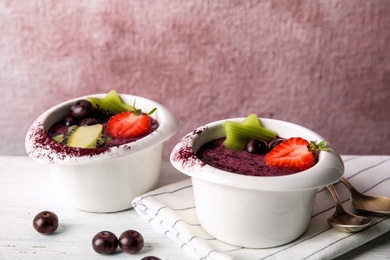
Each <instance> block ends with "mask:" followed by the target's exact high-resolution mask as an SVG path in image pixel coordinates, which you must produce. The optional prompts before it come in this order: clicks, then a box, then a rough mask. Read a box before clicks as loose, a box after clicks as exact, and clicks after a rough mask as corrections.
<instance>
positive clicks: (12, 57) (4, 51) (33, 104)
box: [0, 0, 390, 157]
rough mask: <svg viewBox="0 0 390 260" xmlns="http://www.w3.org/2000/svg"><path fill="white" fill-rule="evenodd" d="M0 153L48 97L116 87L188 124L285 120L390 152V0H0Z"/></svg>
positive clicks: (13, 148) (353, 146) (17, 145)
mask: <svg viewBox="0 0 390 260" xmlns="http://www.w3.org/2000/svg"><path fill="white" fill-rule="evenodd" d="M0 87H1V90H2V94H1V95H0V102H1V104H2V110H1V114H0V131H1V137H2V141H1V146H0V153H1V154H12V155H23V154H25V152H24V136H25V133H26V131H27V129H28V127H29V125H30V124H31V123H32V121H33V120H34V119H35V118H36V117H37V116H38V115H40V114H41V113H42V112H43V111H44V110H45V109H47V108H49V107H51V106H52V105H54V104H56V103H58V102H61V101H64V100H66V99H69V98H74V97H76V96H80V95H87V94H91V93H97V92H99V93H100V92H107V91H108V90H109V89H111V88H115V89H117V90H118V92H122V93H131V94H136V95H141V96H145V97H148V98H151V99H154V100H156V101H159V102H161V103H162V104H164V105H166V106H167V107H168V108H169V109H171V110H172V111H173V112H174V113H175V114H176V115H177V117H178V118H179V120H180V122H181V130H180V131H179V133H178V134H177V135H176V136H175V137H174V138H173V139H172V140H171V141H169V142H168V143H167V146H166V151H165V157H167V156H168V154H169V152H170V150H171V149H172V147H173V145H174V144H175V143H176V142H177V141H178V140H179V139H180V138H181V137H182V136H183V135H185V134H186V133H188V132H189V131H191V130H193V129H194V128H195V127H198V126H199V125H201V124H204V123H208V122H210V121H214V120H219V119H223V118H226V117H241V116H246V115H247V114H249V113H251V112H255V113H257V114H258V115H259V116H262V117H271V118H277V119H282V120H289V121H291V122H294V123H298V124H301V125H304V126H306V127H308V128H311V129H312V130H314V131H316V132H318V133H320V134H321V135H323V136H324V137H325V138H326V139H328V140H329V141H330V142H331V143H332V144H333V145H334V146H335V147H336V149H337V150H338V151H339V152H340V153H342V154H389V151H390V141H389V139H390V107H389V104H390V102H389V99H390V1H386V0H382V1H381V0H373V1H366V0H356V1H343V0H333V1H332V0H330V1H328V0H326V1H325V0H313V1H289V0H284V1H272V0H264V1H247V0H245V1H218V0H217V1H197V0H188V1H178V0H159V1H151V0H148V1H120V0H111V1H87V0H83V1H54V0H52V1H50V0H28V1H27V0H23V1H7V0H4V1H0Z"/></svg>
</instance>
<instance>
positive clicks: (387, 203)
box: [340, 177, 390, 215]
mask: <svg viewBox="0 0 390 260" xmlns="http://www.w3.org/2000/svg"><path fill="white" fill-rule="evenodd" d="M340 180H341V182H342V183H344V185H345V186H347V188H348V189H349V191H350V192H351V203H352V206H353V207H354V208H355V209H357V210H360V211H363V212H366V213H371V214H374V215H390V198H388V197H378V196H368V195H364V194H362V193H360V192H359V191H357V190H356V189H355V188H354V187H353V186H352V184H351V183H349V182H348V181H347V179H345V178H344V177H342V178H341V179H340Z"/></svg>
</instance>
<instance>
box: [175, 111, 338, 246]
mask: <svg viewBox="0 0 390 260" xmlns="http://www.w3.org/2000/svg"><path fill="white" fill-rule="evenodd" d="M228 120H231V121H236V122H241V121H243V120H244V118H234V119H228ZM260 120H261V122H262V124H263V125H264V126H265V127H267V128H269V129H273V130H275V131H276V132H277V133H278V134H279V136H281V137H285V138H289V137H302V138H305V139H307V140H309V141H315V140H317V141H318V142H319V141H322V140H323V138H322V137H321V136H320V135H318V134H316V133H315V132H313V131H311V130H309V129H307V128H304V127H302V126H299V125H296V124H292V123H289V122H285V121H280V120H274V119H266V118H261V119H260ZM225 121H226V120H221V121H217V122H213V123H210V124H207V125H205V126H202V127H199V128H197V129H196V130H194V131H193V132H191V133H189V134H188V135H186V136H185V137H184V138H183V139H182V140H180V142H179V143H178V144H177V145H176V146H175V147H174V149H173V151H172V153H171V158H170V159H171V162H172V164H173V166H174V167H175V168H177V169H178V170H179V171H181V172H183V173H184V174H186V175H189V176H191V178H192V184H193V190H194V197H195V204H196V211H197V216H198V219H199V222H200V223H201V225H202V227H203V229H204V230H205V231H206V232H208V233H209V234H210V235H212V236H214V237H215V238H217V239H219V240H221V241H223V242H226V243H228V244H232V245H236V246H243V247H250V248H267V247H274V246H278V245H282V244H286V243H288V242H291V241H293V240H294V239H296V238H298V237H299V236H300V235H301V234H303V233H304V232H305V230H306V229H307V228H308V226H309V224H310V219H311V213H312V208H313V205H314V200H315V196H316V193H317V189H318V188H320V187H324V186H326V185H328V184H330V183H333V182H336V181H337V180H338V179H340V177H341V176H342V175H343V173H344V164H343V162H342V160H341V158H340V156H339V155H338V154H337V153H335V152H334V151H332V152H321V153H320V156H319V161H318V163H317V164H316V165H315V166H313V167H312V168H310V169H308V170H305V171H302V172H299V173H295V174H292V175H286V176H271V177H260V176H246V175H239V174H234V173H230V172H226V171H223V170H219V169H216V168H214V167H212V166H210V165H207V164H204V163H203V162H202V161H200V160H199V159H198V158H197V157H196V156H195V153H196V151H197V150H198V149H199V148H200V147H201V146H202V145H203V144H204V143H206V142H209V141H211V140H214V139H217V138H220V137H224V136H225V135H224V130H223V126H222V125H223V123H224V122H225Z"/></svg>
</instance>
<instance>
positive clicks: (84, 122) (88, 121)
mask: <svg viewBox="0 0 390 260" xmlns="http://www.w3.org/2000/svg"><path fill="white" fill-rule="evenodd" d="M96 124H99V121H97V120H96V119H95V118H90V117H88V118H84V119H83V120H81V121H80V122H79V125H80V126H86V125H96Z"/></svg>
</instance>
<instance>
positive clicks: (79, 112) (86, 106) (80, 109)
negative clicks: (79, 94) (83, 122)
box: [70, 99, 93, 118]
mask: <svg viewBox="0 0 390 260" xmlns="http://www.w3.org/2000/svg"><path fill="white" fill-rule="evenodd" d="M92 108H93V107H92V104H91V102H89V101H88V100H86V99H81V100H78V101H76V102H75V103H74V104H73V105H72V106H71V108H70V110H71V112H72V116H74V117H76V118H86V117H87V116H88V114H89V113H90V112H91V111H92Z"/></svg>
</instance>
